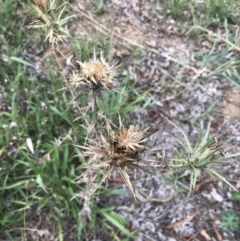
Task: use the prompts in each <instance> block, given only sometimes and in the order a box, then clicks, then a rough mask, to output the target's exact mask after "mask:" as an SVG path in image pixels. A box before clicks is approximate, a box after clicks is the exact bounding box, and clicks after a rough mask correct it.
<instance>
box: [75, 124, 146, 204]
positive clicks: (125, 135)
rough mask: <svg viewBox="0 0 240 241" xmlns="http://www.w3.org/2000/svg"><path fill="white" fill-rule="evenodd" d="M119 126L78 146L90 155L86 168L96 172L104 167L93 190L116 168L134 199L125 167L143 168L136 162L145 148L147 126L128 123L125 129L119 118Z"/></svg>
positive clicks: (86, 154) (139, 159) (108, 177)
mask: <svg viewBox="0 0 240 241" xmlns="http://www.w3.org/2000/svg"><path fill="white" fill-rule="evenodd" d="M119 126H120V127H119V130H118V131H117V132H114V131H113V130H112V129H108V133H107V136H104V135H102V136H101V138H100V140H97V142H96V143H94V145H89V146H78V147H80V148H82V149H84V150H86V151H85V153H84V155H85V156H89V157H90V161H89V165H88V166H87V169H91V170H95V171H96V172H99V171H100V170H101V169H105V173H104V174H103V177H102V179H101V181H100V182H99V184H98V185H97V187H96V188H95V190H94V191H93V192H95V191H96V190H97V188H98V187H99V186H100V185H101V184H102V183H103V182H106V181H107V180H109V179H110V176H111V173H112V172H113V171H114V170H115V169H116V170H117V171H118V172H119V173H120V175H121V176H122V178H123V180H124V182H125V183H126V185H127V186H128V188H129V190H130V191H131V193H132V195H133V197H134V199H135V200H136V197H135V193H134V190H133V186H132V184H131V181H130V178H129V175H128V173H127V169H128V168H129V169H130V168H132V169H135V168H139V169H143V167H141V166H140V165H138V164H139V163H140V162H141V161H143V160H142V159H141V157H140V155H139V154H140V153H141V152H143V151H144V150H146V149H147V147H146V141H147V139H146V138H144V136H145V134H146V131H147V128H143V127H140V126H139V125H130V127H129V128H128V129H127V128H126V127H125V126H124V125H123V124H122V122H121V120H120V121H119Z"/></svg>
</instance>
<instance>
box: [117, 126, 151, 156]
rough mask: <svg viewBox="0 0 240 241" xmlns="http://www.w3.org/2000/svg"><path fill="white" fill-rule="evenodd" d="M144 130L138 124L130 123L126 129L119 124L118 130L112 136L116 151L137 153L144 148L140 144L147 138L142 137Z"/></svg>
mask: <svg viewBox="0 0 240 241" xmlns="http://www.w3.org/2000/svg"><path fill="white" fill-rule="evenodd" d="M146 130H147V129H144V128H142V127H140V126H139V125H130V127H129V128H128V129H126V128H125V127H124V126H123V125H121V127H120V130H119V132H118V133H117V134H115V136H114V146H115V148H116V150H117V152H126V153H138V152H141V151H143V150H144V149H146V147H145V146H144V145H143V144H142V143H144V142H145V141H146V140H147V139H144V134H145V132H146Z"/></svg>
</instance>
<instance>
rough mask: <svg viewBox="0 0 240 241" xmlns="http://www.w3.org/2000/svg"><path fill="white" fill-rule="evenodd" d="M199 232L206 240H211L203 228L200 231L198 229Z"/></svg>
mask: <svg viewBox="0 0 240 241" xmlns="http://www.w3.org/2000/svg"><path fill="white" fill-rule="evenodd" d="M200 234H201V235H202V236H203V237H204V238H205V239H206V240H207V241H209V240H210V241H211V238H210V236H209V235H208V234H207V231H206V230H205V229H202V230H201V231H200Z"/></svg>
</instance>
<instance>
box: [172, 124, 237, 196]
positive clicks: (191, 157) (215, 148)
mask: <svg viewBox="0 0 240 241" xmlns="http://www.w3.org/2000/svg"><path fill="white" fill-rule="evenodd" d="M202 130H203V126H202V125H201V127H200V128H199V133H198V139H197V142H196V143H195V144H194V145H192V144H191V143H190V141H189V140H188V138H187V136H186V134H185V133H184V132H183V130H181V129H180V132H181V133H182V136H183V139H184V141H185V143H184V142H182V141H181V139H178V138H174V137H173V138H174V139H175V140H176V141H177V142H178V143H179V144H180V146H181V147H182V148H183V150H184V151H185V152H184V153H180V152H179V151H178V150H176V151H177V154H178V157H177V158H174V159H173V162H175V164H173V165H172V167H173V168H183V169H185V170H188V172H189V173H190V191H191V190H193V189H194V188H195V186H196V182H197V179H198V177H199V176H200V174H201V172H206V173H207V174H209V175H210V176H211V177H215V178H220V179H221V180H222V181H224V182H225V183H227V184H228V185H229V186H230V187H232V188H233V189H235V190H236V188H235V187H234V186H232V185H231V183H229V182H228V181H227V179H226V178H225V177H223V176H222V175H221V174H220V173H218V172H217V171H216V170H214V168H213V167H212V165H213V164H226V163H227V159H228V158H232V157H234V156H239V155H240V154H239V153H237V154H232V155H228V154H226V153H225V151H224V149H223V146H224V145H226V144H227V143H229V142H230V141H231V140H232V139H233V138H234V137H232V138H229V139H228V140H226V141H224V142H221V143H219V142H218V138H217V137H216V136H215V135H213V136H212V137H211V135H210V123H209V124H208V126H207V129H206V132H205V134H204V135H203V132H202Z"/></svg>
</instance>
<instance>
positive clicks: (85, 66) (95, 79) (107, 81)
mask: <svg viewBox="0 0 240 241" xmlns="http://www.w3.org/2000/svg"><path fill="white" fill-rule="evenodd" d="M78 63H79V65H80V67H81V69H80V72H81V77H82V79H83V81H84V82H86V83H87V84H88V86H89V88H90V89H97V88H99V87H103V88H105V89H110V87H111V86H112V83H113V81H112V79H113V77H114V68H113V67H112V66H110V65H109V64H108V63H107V62H106V61H105V59H103V57H102V56H101V58H100V60H99V59H96V57H95V56H94V58H93V59H92V60H90V61H88V62H83V63H82V62H78Z"/></svg>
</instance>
